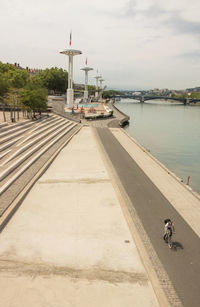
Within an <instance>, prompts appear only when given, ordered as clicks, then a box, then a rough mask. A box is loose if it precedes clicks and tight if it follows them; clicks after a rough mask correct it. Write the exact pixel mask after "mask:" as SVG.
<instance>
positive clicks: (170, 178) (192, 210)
mask: <svg viewBox="0 0 200 307" xmlns="http://www.w3.org/2000/svg"><path fill="white" fill-rule="evenodd" d="M111 131H112V133H113V135H114V136H115V137H116V138H117V140H118V141H119V142H120V144H121V145H122V146H123V147H124V149H125V150H126V151H127V152H128V153H129V155H130V156H131V157H132V158H133V159H134V161H135V162H136V163H137V164H138V166H139V167H140V168H141V169H142V170H143V172H144V173H145V174H146V175H147V176H148V177H149V178H150V180H151V181H152V182H153V183H154V184H155V186H157V188H158V189H159V190H160V191H161V192H162V194H163V195H164V196H165V197H166V198H167V200H168V201H169V202H170V203H171V204H172V206H173V207H174V208H175V209H176V210H177V211H178V213H179V214H180V215H181V216H182V217H183V218H184V220H185V221H186V222H187V223H188V224H189V226H190V227H191V228H192V229H193V231H194V232H195V233H196V234H197V235H198V236H199V237H200V223H199V221H200V197H199V195H198V194H197V193H195V192H193V193H191V191H190V188H189V187H188V188H187V187H186V186H185V185H184V184H183V183H181V182H180V181H179V180H178V178H177V177H176V176H175V174H173V173H172V172H171V171H170V170H168V169H167V168H166V167H165V166H164V165H162V164H161V163H160V162H159V161H158V160H156V159H155V158H154V157H153V156H152V155H150V154H149V153H148V152H147V151H146V150H145V149H144V148H143V147H142V146H141V145H139V144H138V143H137V142H136V141H135V140H134V139H133V138H131V137H130V136H129V135H128V134H127V133H126V132H125V131H124V130H123V129H115V128H113V129H111Z"/></svg>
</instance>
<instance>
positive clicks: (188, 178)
mask: <svg viewBox="0 0 200 307" xmlns="http://www.w3.org/2000/svg"><path fill="white" fill-rule="evenodd" d="M189 181H190V176H187V185H189Z"/></svg>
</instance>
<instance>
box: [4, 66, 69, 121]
mask: <svg viewBox="0 0 200 307" xmlns="http://www.w3.org/2000/svg"><path fill="white" fill-rule="evenodd" d="M67 82H68V73H67V71H65V70H63V69H61V68H57V67H53V68H46V69H44V70H41V71H39V73H38V74H36V75H32V74H30V73H29V71H28V70H26V69H19V68H18V67H16V66H14V65H12V64H4V63H2V62H0V104H1V108H2V109H3V110H4V109H6V108H9V109H10V110H16V109H22V110H23V111H26V112H28V113H35V112H37V111H38V112H42V111H45V110H46V109H47V95H48V93H49V94H63V93H64V92H65V91H66V88H67ZM14 116H15V112H14Z"/></svg>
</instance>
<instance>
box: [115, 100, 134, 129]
mask: <svg viewBox="0 0 200 307" xmlns="http://www.w3.org/2000/svg"><path fill="white" fill-rule="evenodd" d="M110 105H111V106H112V108H113V109H114V110H115V114H116V116H117V117H118V119H119V126H120V127H124V126H126V125H128V124H129V120H130V117H129V116H128V115H126V114H125V113H123V112H122V111H120V110H119V109H118V108H117V107H116V106H115V99H111V101H110Z"/></svg>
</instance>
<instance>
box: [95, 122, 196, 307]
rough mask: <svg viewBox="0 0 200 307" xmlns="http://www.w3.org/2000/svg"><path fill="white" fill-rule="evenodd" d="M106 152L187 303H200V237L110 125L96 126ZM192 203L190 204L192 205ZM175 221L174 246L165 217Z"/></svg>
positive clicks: (181, 298)
mask: <svg viewBox="0 0 200 307" xmlns="http://www.w3.org/2000/svg"><path fill="white" fill-rule="evenodd" d="M96 129H97V133H98V135H99V137H100V139H101V142H102V144H103V146H104V149H105V151H106V152H107V154H108V156H109V158H110V160H111V162H112V164H113V167H114V168H115V171H116V173H117V175H118V177H119V179H120V181H121V183H122V185H123V187H124V189H125V191H126V193H127V195H128V196H129V198H130V200H131V202H132V205H133V206H134V208H135V210H136V212H137V214H138V216H139V218H140V220H141V222H142V224H143V227H144V229H145V231H146V232H147V234H148V235H149V238H150V241H151V243H152V245H153V248H154V249H155V251H156V253H157V255H158V257H159V259H160V261H161V263H162V265H163V267H164V268H165V270H166V272H167V274H168V276H169V278H170V280H171V282H172V284H173V286H174V288H175V291H176V293H177V295H178V296H179V298H180V300H181V301H182V303H183V305H184V306H191V307H196V306H198V307H199V306H200V240H199V237H198V236H197V235H196V234H195V233H194V231H193V230H192V229H191V228H190V226H189V225H188V224H187V223H186V221H185V220H184V219H183V218H182V217H181V216H180V214H179V213H178V212H177V211H176V210H175V209H174V207H173V206H172V205H171V204H170V203H169V201H168V200H167V199H166V198H165V197H164V196H163V194H162V193H161V192H160V191H159V190H158V188H157V187H156V186H155V185H154V184H153V183H152V181H151V180H150V179H149V178H148V177H147V176H146V175H145V173H144V172H143V171H142V169H141V168H140V167H139V166H138V165H137V164H136V163H135V161H134V160H133V159H132V157H131V156H130V155H129V154H128V153H127V152H126V150H125V149H124V148H123V147H122V146H121V144H120V143H119V142H118V141H117V139H116V138H115V137H114V136H113V134H112V133H111V132H110V130H109V129H108V128H96ZM189 205H190V204H188V206H189ZM168 217H170V218H172V219H173V221H174V222H175V228H176V235H174V236H173V241H174V243H175V247H176V248H174V249H173V250H170V249H169V248H168V246H167V245H166V243H165V242H164V241H163V229H164V219H165V218H168Z"/></svg>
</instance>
